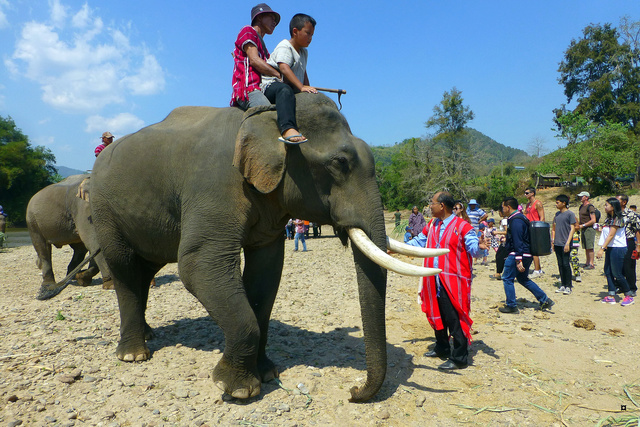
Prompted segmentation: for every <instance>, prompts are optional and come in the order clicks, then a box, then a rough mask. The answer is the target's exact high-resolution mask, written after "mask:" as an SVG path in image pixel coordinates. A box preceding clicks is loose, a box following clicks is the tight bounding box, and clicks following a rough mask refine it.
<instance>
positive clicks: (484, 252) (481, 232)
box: [476, 221, 490, 265]
mask: <svg viewBox="0 0 640 427" xmlns="http://www.w3.org/2000/svg"><path fill="white" fill-rule="evenodd" d="M486 230H487V223H486V222H484V221H483V222H481V223H480V224H479V225H478V240H480V241H482V238H483V237H484V238H485V239H487V238H490V235H489V237H487V234H486ZM488 256H489V249H479V250H478V254H477V255H476V258H477V259H480V257H482V262H481V263H480V265H487V264H489V263H488V262H487V257H488Z"/></svg>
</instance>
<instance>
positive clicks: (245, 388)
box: [147, 242, 261, 399]
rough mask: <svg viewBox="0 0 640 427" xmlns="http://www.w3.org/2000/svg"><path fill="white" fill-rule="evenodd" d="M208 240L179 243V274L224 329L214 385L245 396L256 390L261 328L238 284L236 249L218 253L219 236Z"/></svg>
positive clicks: (240, 281)
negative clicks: (195, 244) (188, 244)
mask: <svg viewBox="0 0 640 427" xmlns="http://www.w3.org/2000/svg"><path fill="white" fill-rule="evenodd" d="M210 245H213V246H209V244H208V245H201V246H200V247H199V248H198V249H196V250H188V249H187V248H186V245H182V246H183V247H181V249H180V252H181V254H182V255H181V256H180V259H179V261H178V264H179V269H180V278H181V279H182V282H183V283H184V284H185V287H186V288H187V289H188V290H189V291H190V292H191V293H192V294H193V295H194V296H195V297H196V298H198V300H199V301H200V302H201V303H202V305H203V306H204V307H205V308H206V310H207V311H208V312H209V315H210V316H211V317H212V318H213V320H214V321H215V322H216V323H217V324H218V326H220V328H221V329H222V332H223V333H224V339H225V349H224V353H223V355H222V359H220V361H219V362H218V364H217V365H216V367H215V368H214V370H213V380H214V382H215V384H216V386H217V387H218V388H220V389H221V390H223V391H224V392H225V393H227V394H230V395H232V396H233V397H236V398H239V399H247V398H249V397H253V396H257V395H258V394H259V393H260V384H261V381H260V374H259V372H258V367H257V360H258V345H259V341H260V328H259V327H258V321H257V320H256V316H255V314H254V312H253V310H252V309H251V306H250V305H249V300H248V299H247V294H246V292H245V290H244V287H243V285H242V275H241V273H240V249H239V248H238V249H237V251H236V250H233V251H226V252H225V253H221V250H220V246H221V245H220V244H219V243H218V242H215V243H211V244H210ZM148 284H149V282H147V287H148Z"/></svg>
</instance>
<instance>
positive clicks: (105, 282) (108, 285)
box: [102, 279, 115, 291]
mask: <svg viewBox="0 0 640 427" xmlns="http://www.w3.org/2000/svg"><path fill="white" fill-rule="evenodd" d="M102 289H106V290H108V291H112V290H114V289H115V287H114V286H113V280H111V279H102Z"/></svg>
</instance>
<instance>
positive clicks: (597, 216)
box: [589, 203, 602, 223]
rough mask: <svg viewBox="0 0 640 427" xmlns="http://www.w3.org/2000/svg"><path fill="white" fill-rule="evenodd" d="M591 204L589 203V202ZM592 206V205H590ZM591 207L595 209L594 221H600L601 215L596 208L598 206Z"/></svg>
mask: <svg viewBox="0 0 640 427" xmlns="http://www.w3.org/2000/svg"><path fill="white" fill-rule="evenodd" d="M589 204H590V205H591V203H589ZM591 206H593V205H591ZM593 209H595V212H594V214H595V215H596V223H598V222H600V217H601V216H602V214H601V213H600V211H599V210H598V208H596V207H595V206H593Z"/></svg>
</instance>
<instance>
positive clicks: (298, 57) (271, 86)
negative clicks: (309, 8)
mask: <svg viewBox="0 0 640 427" xmlns="http://www.w3.org/2000/svg"><path fill="white" fill-rule="evenodd" d="M315 26H316V21H315V19H313V18H312V17H310V16H309V15H305V14H303V13H298V14H296V15H294V16H293V18H291V22H290V23H289V33H290V34H291V39H289V40H283V41H281V42H280V43H279V44H278V46H276V48H275V49H274V51H273V53H272V54H271V57H270V58H269V60H268V61H267V63H268V64H269V65H271V66H272V67H274V68H276V69H278V70H280V73H281V74H282V76H283V77H284V81H285V82H286V83H282V82H280V81H278V79H277V78H275V77H268V76H263V77H262V84H261V85H260V88H261V89H262V91H263V92H264V94H265V96H266V97H267V99H268V100H269V101H270V102H271V103H272V104H276V111H277V112H278V127H279V129H280V133H281V134H282V137H281V138H278V139H279V140H280V141H282V142H284V143H285V144H296V145H297V144H302V143H303V142H307V138H305V137H304V136H303V135H302V134H301V133H300V132H299V131H298V125H297V123H296V98H295V93H298V92H308V93H318V91H317V90H316V88H314V87H312V86H309V77H308V76H307V58H308V57H309V53H308V51H307V47H308V46H309V44H310V43H311V40H312V38H313V33H314V31H315Z"/></svg>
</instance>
